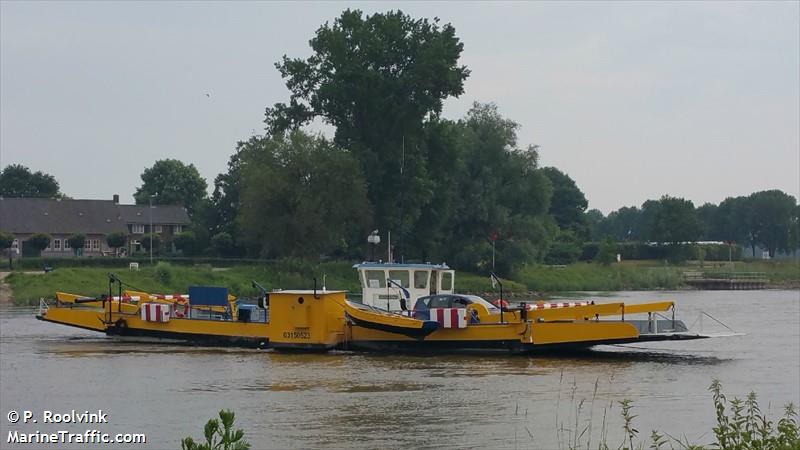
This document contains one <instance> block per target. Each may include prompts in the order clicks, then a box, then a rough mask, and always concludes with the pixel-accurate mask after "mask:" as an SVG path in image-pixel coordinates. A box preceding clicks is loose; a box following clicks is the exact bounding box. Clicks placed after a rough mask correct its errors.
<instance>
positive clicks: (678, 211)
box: [642, 195, 702, 245]
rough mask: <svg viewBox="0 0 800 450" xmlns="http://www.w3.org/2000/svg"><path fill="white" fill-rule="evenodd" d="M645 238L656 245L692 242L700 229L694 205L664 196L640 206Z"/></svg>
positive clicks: (698, 235)
mask: <svg viewBox="0 0 800 450" xmlns="http://www.w3.org/2000/svg"><path fill="white" fill-rule="evenodd" d="M642 216H643V222H644V235H645V238H646V239H648V240H650V241H652V242H658V243H669V244H673V245H677V244H679V243H681V242H694V241H696V240H697V239H698V238H699V237H700V233H701V231H702V227H701V224H700V220H699V219H698V218H697V211H695V209H694V204H693V203H692V202H691V201H689V200H685V199H682V198H675V197H670V196H668V195H665V196H663V197H661V199H660V200H658V201H654V200H649V201H647V202H645V203H644V205H642Z"/></svg>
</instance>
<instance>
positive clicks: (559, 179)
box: [542, 167, 589, 240]
mask: <svg viewBox="0 0 800 450" xmlns="http://www.w3.org/2000/svg"><path fill="white" fill-rule="evenodd" d="M542 172H543V173H544V174H545V175H546V176H547V179H548V180H550V184H551V185H552V186H553V196H552V197H551V199H550V211H549V212H550V215H551V216H553V218H554V219H555V220H556V223H557V224H558V226H559V228H561V229H562V230H565V231H571V232H572V233H573V234H574V235H575V237H577V238H578V239H579V240H586V239H588V238H589V222H588V220H587V218H586V215H585V214H584V212H585V211H586V207H587V206H589V202H587V201H586V196H585V195H583V192H581V190H580V189H579V188H578V185H576V184H575V180H573V179H572V178H570V176H569V175H567V174H566V173H564V172H562V171H560V170H558V169H556V168H555V167H545V168H543V169H542Z"/></svg>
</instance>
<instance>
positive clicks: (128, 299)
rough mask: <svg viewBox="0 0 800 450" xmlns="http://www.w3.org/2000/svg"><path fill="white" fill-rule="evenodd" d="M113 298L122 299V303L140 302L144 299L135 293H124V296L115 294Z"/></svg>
mask: <svg viewBox="0 0 800 450" xmlns="http://www.w3.org/2000/svg"><path fill="white" fill-rule="evenodd" d="M111 298H112V299H113V300H117V301H122V303H130V302H138V301H139V300H141V299H142V298H141V297H139V296H138V295H133V296H131V295H123V296H122V297H119V296H117V295H115V296H113V297H111Z"/></svg>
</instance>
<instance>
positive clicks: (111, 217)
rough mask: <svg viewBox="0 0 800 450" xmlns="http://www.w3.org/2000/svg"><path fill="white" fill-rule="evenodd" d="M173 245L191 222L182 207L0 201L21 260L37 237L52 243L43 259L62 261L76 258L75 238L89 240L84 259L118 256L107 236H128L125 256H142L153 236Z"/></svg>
mask: <svg viewBox="0 0 800 450" xmlns="http://www.w3.org/2000/svg"><path fill="white" fill-rule="evenodd" d="M151 223H152V224H153V233H155V234H159V235H161V240H162V242H163V241H169V240H171V237H172V236H174V235H175V234H178V233H180V232H181V231H183V230H184V229H185V228H186V227H187V226H188V225H189V224H190V223H191V222H190V221H189V215H188V214H187V213H186V209H185V208H183V207H181V206H165V205H153V207H152V208H150V207H149V206H148V205H120V204H119V196H118V195H114V198H113V200H72V199H46V198H3V197H0V230H2V231H5V232H8V233H11V234H13V235H14V238H15V239H14V243H13V244H12V247H11V252H12V255H14V256H21V255H23V254H26V252H25V251H24V245H25V240H26V239H28V238H29V237H30V236H31V235H33V234H36V233H47V234H49V235H50V236H51V237H52V239H51V240H50V246H49V247H48V248H46V249H44V250H43V251H42V256H49V257H59V256H64V257H66V256H72V255H74V254H75V252H74V251H73V249H71V248H70V247H69V243H68V242H67V240H68V239H69V237H70V236H72V235H73V234H84V235H86V243H85V244H84V248H83V255H84V256H107V255H113V252H114V250H113V249H111V248H109V247H108V244H107V243H106V239H105V238H106V236H107V235H108V234H110V233H114V232H122V233H125V234H126V235H127V236H128V239H127V244H126V246H125V248H124V249H123V251H124V252H125V253H128V254H130V253H133V252H135V251H138V250H140V248H141V246H140V242H139V241H140V240H141V238H142V236H143V235H144V234H147V233H149V232H150V224H151Z"/></svg>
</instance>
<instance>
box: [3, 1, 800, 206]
mask: <svg viewBox="0 0 800 450" xmlns="http://www.w3.org/2000/svg"><path fill="white" fill-rule="evenodd" d="M347 7H352V8H360V9H362V10H364V11H365V12H370V13H371V12H376V11H386V10H389V9H396V8H400V9H402V10H403V11H405V12H407V13H410V14H411V15H413V16H415V17H428V18H433V17H434V16H436V17H439V18H441V19H442V21H443V22H450V23H452V24H453V25H454V26H455V28H456V33H457V35H458V37H459V38H461V40H462V41H463V42H464V52H463V54H462V58H461V62H462V63H463V64H466V65H467V66H468V67H469V68H470V70H471V71H472V75H471V76H470V77H469V79H468V80H467V81H466V85H465V93H464V95H462V96H461V97H460V98H458V99H449V100H448V101H447V102H446V103H445V109H444V116H445V117H447V118H452V119H458V118H460V117H462V116H463V115H464V113H465V112H466V111H467V110H468V109H469V107H470V105H471V103H472V102H473V101H479V102H495V103H496V104H497V105H498V107H499V109H500V112H501V113H502V114H503V115H505V116H506V117H508V118H511V119H513V120H515V121H516V122H518V123H519V124H520V125H521V129H520V133H519V134H520V143H521V144H524V145H527V144H531V143H533V144H538V145H540V146H541V162H542V164H543V165H549V166H555V167H558V168H559V169H561V170H563V171H565V172H566V173H568V174H569V175H570V176H571V177H572V178H573V179H575V181H576V182H577V184H578V186H579V187H580V188H581V189H582V190H583V191H584V192H585V194H586V197H587V198H588V200H589V207H590V208H598V209H600V210H602V211H603V212H605V213H608V212H610V211H612V210H615V209H617V208H619V207H622V206H630V205H641V203H642V202H643V201H645V200H647V199H651V198H658V197H660V196H661V195H664V194H669V195H674V196H680V197H685V198H688V199H690V200H692V201H694V202H695V204H696V205H698V206H699V205H700V204H702V203H705V202H713V203H719V202H720V201H721V200H723V199H724V198H725V197H727V196H736V195H746V194H749V193H751V192H753V191H757V190H763V189H781V190H784V191H786V192H788V193H790V194H792V195H795V196H798V195H800V3H798V2H794V1H791V2H775V3H767V2H748V3H725V2H708V3H701V2H693V3H677V2H665V3H655V2H619V3H600V2H587V3H491V4H490V3H475V2H470V3H457V2H448V3H421V2H412V3H388V2H387V3H381V2H374V3H333V2H324V3H279V2H264V3H257V2H243V3H232V2H227V3H210V2H202V3H189V2H181V3H156V2H141V3H135V2H128V3H123V2H103V3H101V2H89V3H78V2H55V3H45V2H38V3H27V2H26V3H23V2H6V1H3V2H2V3H0V166H3V167H4V166H6V165H8V164H14V163H19V164H24V165H26V166H29V167H30V168H31V169H33V170H42V171H45V172H48V173H50V174H52V175H54V176H55V177H56V178H57V179H58V180H59V182H60V183H61V190H62V191H63V192H64V193H66V194H67V195H69V196H72V197H74V198H111V195H112V194H114V193H119V194H121V197H122V200H123V201H126V200H127V201H132V195H133V192H134V190H135V188H136V187H137V186H138V185H140V184H141V180H140V178H139V176H140V174H141V173H142V170H143V169H144V168H145V167H148V166H151V165H152V164H153V163H154V162H155V161H156V160H157V159H163V158H177V159H180V160H182V161H184V162H186V163H193V164H194V165H195V166H197V168H198V170H199V171H200V174H201V175H202V176H203V177H205V178H206V180H207V181H208V183H209V186H210V187H211V186H212V185H213V180H214V177H215V176H216V175H217V174H218V173H219V172H222V171H225V170H226V164H227V161H228V158H229V157H230V155H231V154H232V153H233V150H234V147H235V144H236V142H237V141H238V140H242V139H246V138H247V137H248V136H250V135H251V134H253V133H256V134H260V133H261V132H262V130H263V123H262V121H263V116H264V108H265V107H266V106H269V105H272V104H273V103H275V102H279V101H285V100H286V99H287V97H288V91H287V90H286V88H285V86H284V84H283V82H282V80H281V78H280V76H279V74H278V72H277V71H276V70H275V68H274V66H273V64H274V63H275V62H276V61H278V60H279V59H280V57H281V56H282V55H284V54H288V55H289V56H303V57H305V56H308V55H309V53H310V50H309V48H308V40H309V39H310V38H311V37H312V36H313V33H314V31H315V30H316V29H317V28H318V27H319V26H320V25H321V24H322V23H324V22H325V21H329V20H333V19H334V18H335V17H336V16H338V15H339V14H340V12H341V11H342V10H343V9H345V8H347ZM207 93H208V94H210V97H208V96H206V94H207Z"/></svg>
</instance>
